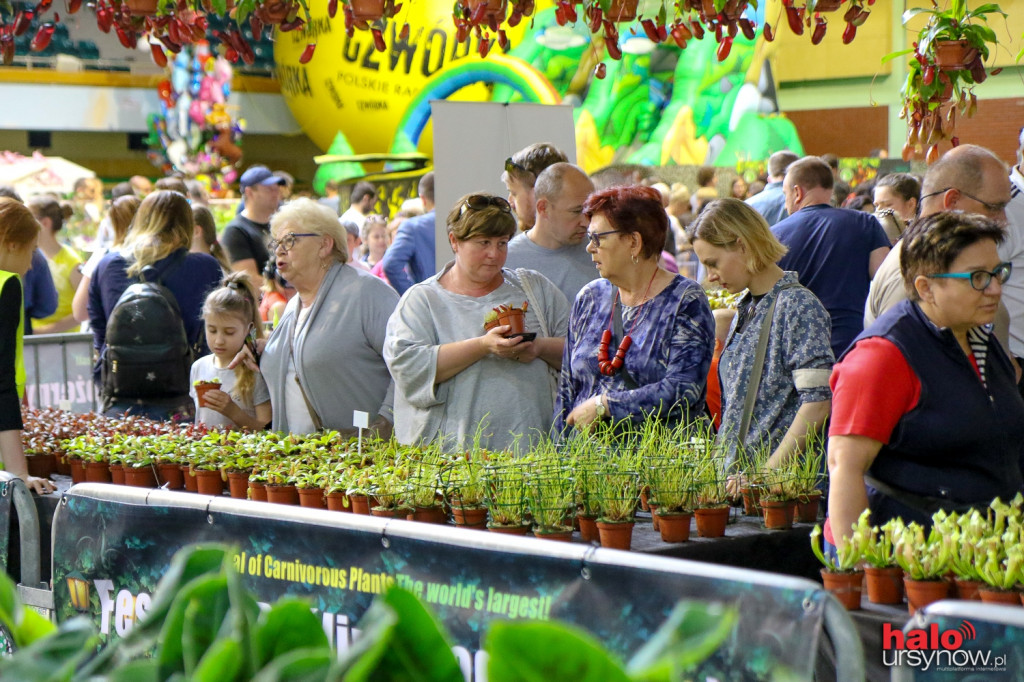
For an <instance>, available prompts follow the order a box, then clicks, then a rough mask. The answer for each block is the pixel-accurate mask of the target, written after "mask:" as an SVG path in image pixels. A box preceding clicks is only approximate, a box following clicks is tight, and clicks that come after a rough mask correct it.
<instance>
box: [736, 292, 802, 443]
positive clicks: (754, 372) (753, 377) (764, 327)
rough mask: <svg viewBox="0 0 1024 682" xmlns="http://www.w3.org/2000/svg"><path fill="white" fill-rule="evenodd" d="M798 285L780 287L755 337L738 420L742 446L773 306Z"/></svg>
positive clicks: (754, 400) (748, 427)
mask: <svg viewBox="0 0 1024 682" xmlns="http://www.w3.org/2000/svg"><path fill="white" fill-rule="evenodd" d="M798 286H800V285H799V284H787V285H785V286H783V287H780V288H779V290H778V292H777V293H776V294H775V297H774V298H773V299H772V302H771V303H770V304H769V305H768V311H767V312H766V313H765V316H764V320H763V321H762V322H761V332H760V334H759V335H758V337H757V350H756V351H755V353H754V366H753V367H752V368H751V370H750V380H749V381H748V382H747V396H746V399H745V400H744V401H743V416H742V418H741V419H740V432H739V442H740V445H742V444H743V443H744V442H745V441H746V440H747V431H749V430H750V419H751V417H752V416H753V414H754V403H755V402H756V401H757V389H758V388H760V386H761V374H762V373H763V372H764V356H765V353H766V352H767V351H768V337H769V336H770V335H771V330H772V321H773V320H774V318H775V304H776V303H778V302H779V296H781V295H782V292H783V291H785V290H786V289H791V288H793V287H798Z"/></svg>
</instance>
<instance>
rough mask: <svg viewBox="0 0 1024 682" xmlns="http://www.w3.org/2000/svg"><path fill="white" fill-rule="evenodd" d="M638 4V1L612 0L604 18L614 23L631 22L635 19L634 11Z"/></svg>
mask: <svg viewBox="0 0 1024 682" xmlns="http://www.w3.org/2000/svg"><path fill="white" fill-rule="evenodd" d="M639 4H640V0H612V3H611V6H610V7H609V8H608V13H607V14H606V15H605V17H604V18H605V19H608V20H609V21H616V22H621V21H633V20H634V19H636V10H637V6H638V5H639Z"/></svg>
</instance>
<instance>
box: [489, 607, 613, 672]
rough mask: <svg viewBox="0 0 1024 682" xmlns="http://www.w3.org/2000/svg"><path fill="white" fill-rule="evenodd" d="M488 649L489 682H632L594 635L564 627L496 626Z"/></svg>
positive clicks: (537, 624) (544, 624)
mask: <svg viewBox="0 0 1024 682" xmlns="http://www.w3.org/2000/svg"><path fill="white" fill-rule="evenodd" d="M484 648H486V649H487V652H488V653H489V654H490V660H489V661H488V663H487V679H488V680H489V682H549V681H550V680H573V682H628V680H629V676H627V675H626V672H625V671H624V670H623V668H622V665H621V664H620V663H619V662H618V661H617V660H615V659H614V658H613V657H612V656H611V655H609V654H608V652H607V651H606V650H605V649H604V647H603V646H602V645H601V644H600V642H598V641H597V640H596V639H594V638H593V637H592V636H591V635H589V634H588V633H586V632H583V631H582V630H578V629H576V628H572V627H570V626H567V625H563V624H561V623H542V622H522V623H512V622H501V621H499V622H495V623H492V624H491V629H490V632H489V633H488V635H487V641H486V642H485V645H484Z"/></svg>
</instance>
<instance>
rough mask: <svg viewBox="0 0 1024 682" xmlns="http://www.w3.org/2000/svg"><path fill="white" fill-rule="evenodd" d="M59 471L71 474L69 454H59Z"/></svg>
mask: <svg viewBox="0 0 1024 682" xmlns="http://www.w3.org/2000/svg"><path fill="white" fill-rule="evenodd" d="M57 473H58V474H60V475H61V476H70V475H71V458H70V457H68V456H67V455H63V454H62V455H57Z"/></svg>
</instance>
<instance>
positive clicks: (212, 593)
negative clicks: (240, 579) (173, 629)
mask: <svg viewBox="0 0 1024 682" xmlns="http://www.w3.org/2000/svg"><path fill="white" fill-rule="evenodd" d="M230 609H231V599H230V598H229V597H228V581H227V577H225V576H211V577H209V578H205V579H204V580H203V582H202V583H201V585H200V586H199V589H197V590H195V591H194V592H193V593H192V594H191V596H190V598H189V600H188V603H187V605H186V607H185V622H184V623H183V626H182V630H181V640H182V641H181V645H182V652H183V654H184V656H183V658H184V661H183V662H184V664H185V673H186V674H188V675H191V674H193V672H194V671H195V670H196V668H197V666H198V665H199V661H200V660H202V658H203V657H204V656H205V655H206V652H207V650H208V649H209V648H210V647H211V646H212V645H213V644H214V642H216V640H217V638H218V636H219V635H220V634H221V632H222V630H224V626H225V621H226V620H227V618H228V612H229V611H230Z"/></svg>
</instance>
